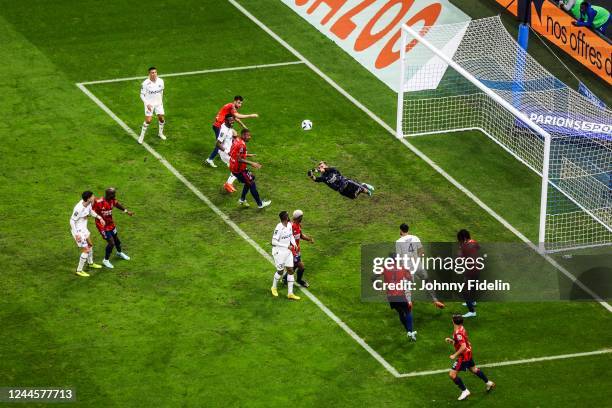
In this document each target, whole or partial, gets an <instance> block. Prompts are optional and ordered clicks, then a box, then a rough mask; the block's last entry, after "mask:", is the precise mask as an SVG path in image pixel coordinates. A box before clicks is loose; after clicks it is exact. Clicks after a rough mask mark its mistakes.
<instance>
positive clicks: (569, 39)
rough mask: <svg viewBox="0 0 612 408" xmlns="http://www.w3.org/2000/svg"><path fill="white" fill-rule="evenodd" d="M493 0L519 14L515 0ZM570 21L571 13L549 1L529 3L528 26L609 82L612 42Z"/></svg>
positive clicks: (611, 66) (611, 72)
mask: <svg viewBox="0 0 612 408" xmlns="http://www.w3.org/2000/svg"><path fill="white" fill-rule="evenodd" d="M495 1H496V2H497V3H499V4H500V5H502V6H503V7H508V5H510V6H509V7H508V11H510V12H511V13H512V14H514V15H515V16H516V15H517V14H518V10H517V8H518V6H517V4H518V2H517V1H514V0H495ZM511 2H512V4H510V3H511ZM572 21H575V20H574V18H573V17H572V16H570V15H569V14H567V13H566V12H565V10H562V9H560V8H559V7H558V6H556V5H555V4H554V3H551V2H550V1H547V0H543V1H534V2H533V3H532V4H531V28H533V29H534V30H535V31H536V32H537V33H538V34H540V35H541V36H543V37H546V39H547V40H549V41H550V42H552V43H553V44H555V45H557V46H558V47H559V48H561V49H562V50H563V51H565V52H566V53H567V54H569V55H571V56H572V57H573V58H574V59H575V60H576V61H578V62H580V63H581V64H582V65H584V66H585V67H587V68H588V69H590V70H591V71H593V72H594V73H595V74H596V75H597V76H599V77H600V78H601V79H603V80H604V81H606V82H607V83H608V84H612V45H610V44H609V43H608V41H606V40H605V39H603V38H601V37H600V36H598V35H597V34H595V33H594V32H592V31H591V30H590V29H588V28H586V27H576V26H573V25H572Z"/></svg>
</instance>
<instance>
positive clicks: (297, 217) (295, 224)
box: [291, 210, 314, 288]
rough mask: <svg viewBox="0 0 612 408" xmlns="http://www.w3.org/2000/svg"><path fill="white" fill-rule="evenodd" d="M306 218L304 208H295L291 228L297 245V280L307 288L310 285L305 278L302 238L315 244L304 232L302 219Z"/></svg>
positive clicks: (294, 256)
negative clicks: (301, 247)
mask: <svg viewBox="0 0 612 408" xmlns="http://www.w3.org/2000/svg"><path fill="white" fill-rule="evenodd" d="M303 218H304V212H303V211H302V210H295V211H294V212H293V219H292V221H291V228H292V229H293V238H294V239H295V247H293V249H292V251H293V266H294V267H295V270H296V272H297V282H298V283H299V284H300V285H301V286H303V287H305V288H307V287H309V286H310V285H309V284H308V282H306V281H305V280H304V262H302V252H301V249H300V240H302V239H303V240H304V241H307V242H310V243H311V244H314V239H312V237H309V236H308V235H306V234H304V233H303V232H302V219H303Z"/></svg>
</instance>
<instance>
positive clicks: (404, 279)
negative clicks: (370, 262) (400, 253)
mask: <svg viewBox="0 0 612 408" xmlns="http://www.w3.org/2000/svg"><path fill="white" fill-rule="evenodd" d="M395 256H396V254H395V253H392V254H389V257H390V258H395ZM383 281H384V283H385V284H386V285H391V286H387V301H388V302H389V306H390V307H391V309H394V310H395V311H396V312H397V314H398V315H399V319H400V322H402V325H403V326H404V328H405V329H406V336H408V338H409V339H410V340H411V341H416V334H417V332H416V331H415V330H414V329H413V327H412V293H411V292H410V290H409V289H408V288H407V285H409V284H410V282H412V275H411V274H410V271H409V270H408V269H404V268H398V267H397V266H395V265H394V266H393V267H391V268H385V269H384V271H383ZM400 285H401V286H400ZM398 286H400V287H398ZM402 286H403V287H402Z"/></svg>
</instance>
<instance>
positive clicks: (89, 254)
mask: <svg viewBox="0 0 612 408" xmlns="http://www.w3.org/2000/svg"><path fill="white" fill-rule="evenodd" d="M81 198H82V199H83V200H82V201H79V202H78V203H77V205H75V206H74V210H73V211H72V216H71V217H70V232H71V233H72V237H73V238H74V240H75V241H76V244H77V246H78V247H79V248H81V255H80V257H79V265H78V266H77V270H76V274H77V275H79V276H84V277H87V276H89V274H88V273H87V272H84V271H83V267H84V266H85V262H87V264H88V265H89V267H90V268H93V269H100V268H102V266H101V265H98V264H96V263H94V261H93V243H92V242H91V238H90V233H89V230H88V229H87V217H94V218H97V219H98V220H99V221H100V222H101V223H102V225H104V220H103V219H102V217H101V216H99V215H98V214H96V212H95V211H94V210H92V208H91V205H92V203H93V201H94V199H95V197H94V195H93V193H92V192H91V191H85V192H83V194H82V195H81Z"/></svg>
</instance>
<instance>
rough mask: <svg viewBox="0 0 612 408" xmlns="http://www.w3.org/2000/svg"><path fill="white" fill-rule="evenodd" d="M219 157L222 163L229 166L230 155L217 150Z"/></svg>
mask: <svg viewBox="0 0 612 408" xmlns="http://www.w3.org/2000/svg"><path fill="white" fill-rule="evenodd" d="M219 157H220V158H221V160H222V161H223V163H225V164H227V166H228V167H229V161H230V155H229V154H227V153H225V152H224V151H223V150H219Z"/></svg>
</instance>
